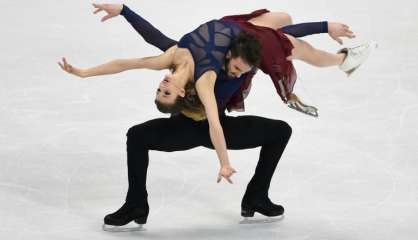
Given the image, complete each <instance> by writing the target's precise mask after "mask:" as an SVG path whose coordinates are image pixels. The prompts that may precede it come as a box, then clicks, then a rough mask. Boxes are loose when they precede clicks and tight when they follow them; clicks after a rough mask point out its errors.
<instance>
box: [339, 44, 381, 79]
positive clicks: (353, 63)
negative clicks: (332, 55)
mask: <svg viewBox="0 0 418 240" xmlns="http://www.w3.org/2000/svg"><path fill="white" fill-rule="evenodd" d="M377 46H378V45H377V43H376V42H370V43H365V44H361V45H359V46H357V47H353V48H344V49H341V50H340V51H339V52H338V53H345V54H346V57H345V59H344V61H343V63H341V65H340V66H339V68H340V69H341V70H342V71H344V72H345V73H346V74H347V76H348V77H349V76H351V74H353V72H354V71H356V70H357V69H358V68H359V67H360V66H361V65H362V64H363V63H364V62H365V61H366V59H367V58H368V57H369V56H370V53H371V52H372V51H373V50H374V49H376V48H377Z"/></svg>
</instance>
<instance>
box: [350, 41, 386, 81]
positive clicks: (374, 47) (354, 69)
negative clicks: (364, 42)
mask: <svg viewBox="0 0 418 240" xmlns="http://www.w3.org/2000/svg"><path fill="white" fill-rule="evenodd" d="M370 46H371V49H370V52H369V54H368V55H367V57H366V59H364V61H363V62H362V63H361V64H360V65H358V66H357V67H355V68H353V69H351V70H348V71H346V72H345V73H346V74H347V77H351V76H352V75H353V73H354V72H356V71H357V69H359V68H360V66H361V65H363V64H364V63H365V62H366V60H367V59H368V58H369V57H370V55H371V54H372V52H373V51H374V50H375V49H377V48H378V47H379V44H378V43H377V42H375V41H372V42H370Z"/></svg>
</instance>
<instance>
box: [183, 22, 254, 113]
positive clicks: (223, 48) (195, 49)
mask: <svg viewBox="0 0 418 240" xmlns="http://www.w3.org/2000/svg"><path fill="white" fill-rule="evenodd" d="M240 32H241V30H240V29H239V28H238V27H237V26H236V25H235V24H233V23H230V22H225V21H219V20H212V21H210V22H207V23H204V24H202V25H200V26H199V27H198V28H197V29H195V30H194V31H192V32H191V33H188V34H186V35H184V36H183V37H182V38H181V39H180V41H179V42H178V44H177V45H178V47H179V48H186V49H188V50H189V51H190V53H191V54H192V56H193V60H194V63H195V71H194V81H195V82H196V81H198V80H199V79H200V77H201V76H202V74H203V73H205V72H207V71H214V72H215V73H216V76H217V79H216V82H215V89H214V91H215V97H216V101H217V105H218V109H219V112H220V113H221V114H223V113H224V111H225V108H226V107H227V104H228V103H229V102H230V99H231V97H232V95H234V93H236V92H237V91H238V90H239V89H240V87H241V85H242V83H243V82H244V81H245V80H246V79H247V78H248V76H249V75H251V76H252V74H253V73H252V72H251V73H246V74H243V75H242V76H241V77H239V78H235V77H229V76H228V75H227V73H226V72H225V70H224V69H222V67H223V65H224V64H225V56H226V54H227V52H228V51H229V46H230V44H231V41H232V39H233V38H235V37H236V36H237V35H238V34H239V33H240Z"/></svg>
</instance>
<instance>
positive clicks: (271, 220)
mask: <svg viewBox="0 0 418 240" xmlns="http://www.w3.org/2000/svg"><path fill="white" fill-rule="evenodd" d="M283 218H284V215H280V216H277V217H266V218H259V219H253V218H248V217H245V218H244V219H243V220H241V221H240V222H239V224H263V223H275V222H279V221H281V220H283Z"/></svg>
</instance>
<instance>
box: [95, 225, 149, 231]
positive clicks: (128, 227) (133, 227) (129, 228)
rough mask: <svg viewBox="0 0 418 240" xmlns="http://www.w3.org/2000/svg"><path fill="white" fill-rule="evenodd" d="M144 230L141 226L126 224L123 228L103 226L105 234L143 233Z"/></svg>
mask: <svg viewBox="0 0 418 240" xmlns="http://www.w3.org/2000/svg"><path fill="white" fill-rule="evenodd" d="M145 230H146V229H145V228H144V227H143V226H142V224H139V225H138V224H128V225H124V226H113V225H107V224H103V231H106V232H137V231H145Z"/></svg>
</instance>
